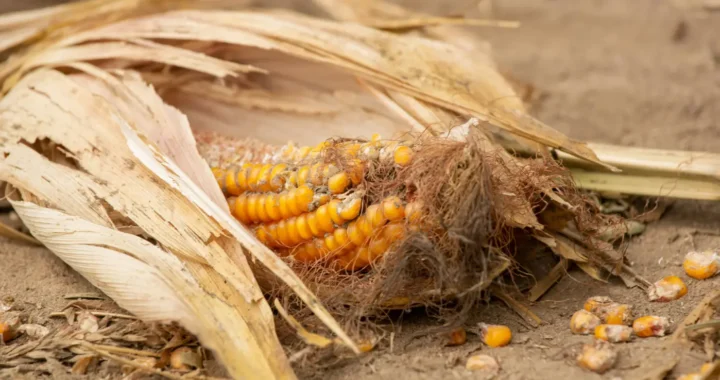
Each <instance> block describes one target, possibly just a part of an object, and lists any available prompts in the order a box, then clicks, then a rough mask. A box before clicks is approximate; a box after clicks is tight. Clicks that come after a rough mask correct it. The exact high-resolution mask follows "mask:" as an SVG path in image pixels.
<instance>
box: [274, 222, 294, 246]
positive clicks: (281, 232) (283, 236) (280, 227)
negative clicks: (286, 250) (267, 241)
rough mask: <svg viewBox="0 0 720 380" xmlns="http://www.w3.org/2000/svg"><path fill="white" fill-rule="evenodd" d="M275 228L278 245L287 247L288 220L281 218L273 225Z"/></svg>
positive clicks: (288, 242)
mask: <svg viewBox="0 0 720 380" xmlns="http://www.w3.org/2000/svg"><path fill="white" fill-rule="evenodd" d="M275 228H276V230H277V237H278V239H277V240H278V243H280V245H283V246H286V247H289V246H290V234H289V233H288V222H287V220H281V221H280V222H278V223H277V226H276V227H275Z"/></svg>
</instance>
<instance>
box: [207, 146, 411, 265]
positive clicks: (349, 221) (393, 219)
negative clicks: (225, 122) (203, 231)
mask: <svg viewBox="0 0 720 380" xmlns="http://www.w3.org/2000/svg"><path fill="white" fill-rule="evenodd" d="M331 152H332V153H333V154H336V156H337V158H338V160H339V161H338V162H342V163H343V165H341V164H338V166H342V169H341V168H339V167H338V166H336V165H335V164H328V163H325V162H324V161H323V159H324V156H326V155H329V154H330V153H331ZM412 156H413V150H412V148H411V147H410V146H407V145H402V144H400V143H398V142H394V141H385V140H381V139H379V138H374V139H372V140H371V141H368V142H365V143H359V142H342V143H335V144H333V143H331V142H330V141H326V142H323V143H321V144H318V145H317V146H315V147H299V148H298V147H295V146H294V145H292V144H288V145H286V146H285V147H283V148H282V149H280V151H279V152H278V153H276V154H274V155H273V159H272V162H273V163H241V164H240V165H236V166H233V167H230V168H221V167H215V168H213V169H212V171H213V173H214V175H215V178H216V180H217V182H218V185H219V186H220V187H221V189H222V190H223V192H224V193H225V195H226V197H227V201H228V206H229V207H230V212H231V214H232V215H233V216H234V217H235V218H236V219H238V220H239V221H240V222H241V223H243V224H245V225H246V226H248V227H251V228H252V229H253V231H254V232H255V235H256V237H257V238H258V239H259V240H260V241H261V242H262V243H263V244H265V245H267V246H268V247H270V248H272V249H275V250H276V252H277V253H278V254H280V255H283V256H291V257H293V258H294V259H295V260H297V261H301V262H313V261H317V260H327V261H330V262H332V264H333V265H334V266H336V267H338V268H340V269H349V270H354V269H360V268H363V267H366V266H368V265H370V264H372V262H373V261H375V260H377V259H378V258H380V257H382V256H383V255H384V254H385V253H386V252H387V251H389V250H391V249H392V248H393V245H394V244H395V243H396V242H398V241H399V240H401V239H402V238H403V237H404V236H405V233H406V230H407V228H408V225H417V224H418V223H419V221H420V220H421V213H422V210H421V208H422V207H421V205H420V204H418V203H417V202H414V203H410V204H406V202H405V201H404V200H403V199H402V198H401V196H399V195H390V196H387V197H385V198H383V199H380V200H378V201H376V202H375V203H372V204H370V202H369V199H368V197H367V196H366V194H365V193H364V191H363V190H362V188H361V187H362V186H361V185H362V181H363V179H364V176H365V170H366V169H367V168H368V166H369V165H372V163H373V162H375V161H377V162H392V163H393V164H394V165H395V166H396V167H398V168H400V167H404V166H407V165H409V164H410V163H411V161H412ZM346 163H349V164H346Z"/></svg>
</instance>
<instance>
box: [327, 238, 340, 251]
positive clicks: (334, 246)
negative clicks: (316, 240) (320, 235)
mask: <svg viewBox="0 0 720 380" xmlns="http://www.w3.org/2000/svg"><path fill="white" fill-rule="evenodd" d="M325 246H326V247H328V249H329V250H330V252H333V251H337V250H338V248H340V244H338V242H337V240H335V235H333V234H328V235H327V236H325Z"/></svg>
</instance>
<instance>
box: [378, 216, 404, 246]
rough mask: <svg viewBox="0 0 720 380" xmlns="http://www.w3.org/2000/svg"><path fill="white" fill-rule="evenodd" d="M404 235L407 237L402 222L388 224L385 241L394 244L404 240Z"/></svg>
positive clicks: (384, 231) (384, 229) (385, 230)
mask: <svg viewBox="0 0 720 380" xmlns="http://www.w3.org/2000/svg"><path fill="white" fill-rule="evenodd" d="M404 235H405V226H404V225H403V223H402V222H400V221H398V222H392V223H388V224H387V225H385V227H384V228H383V237H385V239H388V240H390V241H392V242H396V241H398V240H402V238H403V236H404Z"/></svg>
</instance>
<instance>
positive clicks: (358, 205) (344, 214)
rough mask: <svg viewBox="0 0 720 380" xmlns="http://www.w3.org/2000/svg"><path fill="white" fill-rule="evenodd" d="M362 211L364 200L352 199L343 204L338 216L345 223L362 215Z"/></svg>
mask: <svg viewBox="0 0 720 380" xmlns="http://www.w3.org/2000/svg"><path fill="white" fill-rule="evenodd" d="M361 209H362V198H360V197H352V198H348V199H346V200H345V201H343V202H342V204H341V205H340V206H339V208H338V214H339V215H340V217H341V218H342V219H343V222H345V221H350V220H353V219H355V218H357V217H358V215H360V210H361Z"/></svg>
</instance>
